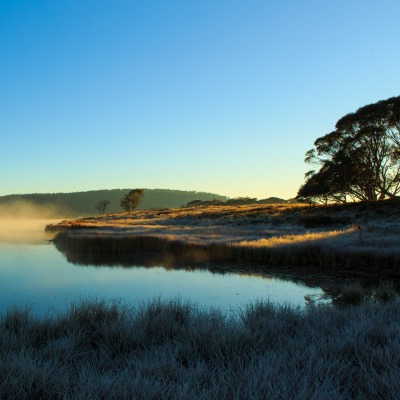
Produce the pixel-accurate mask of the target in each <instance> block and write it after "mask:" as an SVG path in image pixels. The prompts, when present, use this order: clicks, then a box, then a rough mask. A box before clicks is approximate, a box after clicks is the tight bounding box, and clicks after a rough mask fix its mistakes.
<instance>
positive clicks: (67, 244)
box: [46, 202, 400, 279]
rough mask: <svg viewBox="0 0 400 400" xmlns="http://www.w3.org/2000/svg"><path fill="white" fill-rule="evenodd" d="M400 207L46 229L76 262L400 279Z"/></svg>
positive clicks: (237, 212)
mask: <svg viewBox="0 0 400 400" xmlns="http://www.w3.org/2000/svg"><path fill="white" fill-rule="evenodd" d="M397 204H398V202H394V203H393V202H382V204H380V205H378V206H377V205H365V204H349V205H344V206H338V205H334V206H320V207H308V206H304V205H282V204H279V205H274V206H271V205H253V206H208V207H192V208H179V209H165V210H143V211H133V212H130V213H118V214H106V215H104V216H100V217H88V218H82V219H75V220H64V221H62V222H60V223H59V224H56V225H48V226H46V231H47V232H51V233H55V234H56V235H55V237H54V239H53V241H54V243H55V244H56V246H57V248H58V249H59V250H60V251H62V252H63V253H64V254H66V256H67V258H68V257H69V258H70V259H74V260H75V262H77V263H78V264H79V263H80V262H81V263H82V264H85V263H88V262H93V263H94V264H96V263H97V264H100V263H101V262H104V260H105V261H109V262H112V263H118V261H119V259H120V260H121V261H123V262H125V263H128V262H129V259H130V258H131V259H134V258H135V256H136V257H137V256H141V255H143V256H144V255H146V254H153V255H156V256H159V257H161V258H162V257H163V258H165V259H168V260H170V262H171V263H172V264H174V263H175V264H178V263H201V262H243V263H244V262H249V263H251V264H254V265H257V266H258V267H260V268H262V269H264V270H265V271H268V269H269V268H271V267H272V268H273V267H285V268H286V267H287V268H290V269H293V270H299V271H301V269H304V268H312V269H315V270H320V271H321V272H330V273H333V274H338V275H341V276H349V277H350V276H353V277H354V276H368V277H371V278H374V277H375V278H381V279H382V278H384V279H388V278H393V279H398V278H400V249H399V248H398V243H399V242H400V211H398V207H397ZM382 210H384V211H386V214H385V215H384V216H383V215H382ZM387 210H389V211H387Z"/></svg>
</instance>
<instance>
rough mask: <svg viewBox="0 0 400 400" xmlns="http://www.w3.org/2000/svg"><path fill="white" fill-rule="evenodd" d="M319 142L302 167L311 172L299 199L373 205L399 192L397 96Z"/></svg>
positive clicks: (350, 118) (399, 100)
mask: <svg viewBox="0 0 400 400" xmlns="http://www.w3.org/2000/svg"><path fill="white" fill-rule="evenodd" d="M335 128H336V129H335V130H334V131H333V132H331V133H328V134H326V135H325V136H322V137H320V138H318V139H317V140H316V141H315V142H314V148H312V149H311V150H309V151H308V152H307V153H306V158H305V162H307V163H313V164H317V165H319V166H320V169H319V170H318V171H317V172H316V171H315V170H313V171H309V172H308V173H307V174H306V181H305V183H304V184H303V185H302V186H301V187H300V189H299V191H298V194H297V199H298V200H303V201H304V200H306V201H310V202H323V203H327V202H328V201H336V202H344V201H346V199H347V198H348V197H350V198H351V199H353V200H364V201H377V200H382V199H385V198H391V197H395V196H396V195H397V194H398V193H399V192H400V96H398V97H392V98H390V99H388V100H382V101H378V102H377V103H374V104H369V105H366V106H364V107H361V108H359V109H358V110H357V111H356V112H354V113H350V114H347V115H345V116H344V117H342V118H341V119H339V121H338V122H337V123H336V125H335Z"/></svg>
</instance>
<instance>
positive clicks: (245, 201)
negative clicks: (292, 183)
mask: <svg viewBox="0 0 400 400" xmlns="http://www.w3.org/2000/svg"><path fill="white" fill-rule="evenodd" d="M293 202H296V201H295V200H293V199H292V200H284V199H280V198H279V197H269V198H268V199H261V200H258V199H256V198H252V197H235V198H232V199H228V200H226V201H221V200H217V199H214V200H206V201H203V200H193V201H190V202H189V203H187V204H185V205H183V206H182V207H200V206H202V207H204V206H223V205H225V206H229V205H250V204H280V203H293Z"/></svg>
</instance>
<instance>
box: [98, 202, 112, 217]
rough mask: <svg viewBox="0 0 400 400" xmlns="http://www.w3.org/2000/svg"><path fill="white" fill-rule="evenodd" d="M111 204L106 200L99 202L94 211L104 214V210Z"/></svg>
mask: <svg viewBox="0 0 400 400" xmlns="http://www.w3.org/2000/svg"><path fill="white" fill-rule="evenodd" d="M110 204H111V203H110V202H109V201H108V200H100V201H99V202H98V203H97V204H96V207H95V209H96V210H97V211H98V212H99V213H100V214H104V213H105V212H106V208H107V207H108V206H109V205H110Z"/></svg>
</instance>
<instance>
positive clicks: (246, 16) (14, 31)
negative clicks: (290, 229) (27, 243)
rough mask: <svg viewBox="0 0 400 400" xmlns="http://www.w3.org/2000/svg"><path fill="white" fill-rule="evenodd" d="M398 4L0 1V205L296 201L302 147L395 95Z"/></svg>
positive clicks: (398, 86)
mask: <svg viewBox="0 0 400 400" xmlns="http://www.w3.org/2000/svg"><path fill="white" fill-rule="evenodd" d="M399 16H400V1H398V0H375V1H371V0H335V1H328V0H314V1H310V0H303V1H296V0H291V1H288V0H286V1H285V0H280V1H273V0H262V1H261V0H260V1H253V0H246V1H245V0H242V1H238V0H196V1H194V0H192V1H190V0H181V1H178V0H159V1H155V0H142V1H133V0H129V1H128V0H118V1H112V0H108V1H105V0H64V1H55V0H30V1H28V0H27V1H25V0H0V138H1V140H0V144H1V147H0V195H5V194H11V193H31V192H37V193H41V192H60V191H63V192H71V191H81V190H92V189H113V188H135V187H144V188H170V189H183V190H198V191H207V192H214V193H220V194H224V195H228V196H230V197H236V196H251V197H257V198H266V197H269V196H279V197H283V198H290V197H294V196H295V194H296V192H297V189H298V187H299V185H300V184H302V183H303V180H304V173H305V172H306V171H307V170H308V169H310V168H309V166H307V165H305V164H304V163H303V160H304V153H305V152H306V151H307V150H308V149H310V148H311V147H312V145H313V142H314V140H315V139H316V138H317V137H320V136H322V135H324V134H326V133H328V132H330V131H332V130H333V129H334V125H335V123H336V121H337V120H338V119H339V118H340V117H341V116H343V115H345V114H347V113H348V112H352V111H355V110H356V109H357V108H359V107H361V106H363V105H365V104H369V103H374V102H376V101H378V100H382V99H386V98H389V97H392V96H398V95H399V94H400V72H399V71H400V51H399V48H400V28H399Z"/></svg>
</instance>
